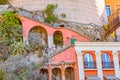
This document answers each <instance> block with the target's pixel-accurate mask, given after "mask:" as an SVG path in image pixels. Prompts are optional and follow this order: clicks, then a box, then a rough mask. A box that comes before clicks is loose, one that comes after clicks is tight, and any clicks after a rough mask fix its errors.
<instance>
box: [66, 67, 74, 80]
mask: <svg viewBox="0 0 120 80" xmlns="http://www.w3.org/2000/svg"><path fill="white" fill-rule="evenodd" d="M74 72H75V71H74V69H73V68H72V67H67V68H66V69H65V80H75V75H74V74H75V73H74Z"/></svg>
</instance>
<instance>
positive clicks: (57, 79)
mask: <svg viewBox="0 0 120 80" xmlns="http://www.w3.org/2000/svg"><path fill="white" fill-rule="evenodd" d="M52 80H62V73H61V70H60V69H59V68H54V69H53V70H52Z"/></svg>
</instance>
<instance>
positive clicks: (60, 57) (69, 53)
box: [50, 47, 76, 62]
mask: <svg viewBox="0 0 120 80" xmlns="http://www.w3.org/2000/svg"><path fill="white" fill-rule="evenodd" d="M61 61H64V62H76V53H75V49H74V47H71V48H69V49H67V50H65V51H63V52H61V53H59V54H57V55H55V56H54V57H52V58H51V59H50V62H61Z"/></svg>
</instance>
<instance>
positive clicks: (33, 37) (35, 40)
mask: <svg viewBox="0 0 120 80" xmlns="http://www.w3.org/2000/svg"><path fill="white" fill-rule="evenodd" d="M28 42H29V45H30V46H31V47H32V48H33V49H35V50H41V49H44V48H45V47H46V46H47V31H46V30H45V29H44V28H43V27H40V26H36V27H34V28H32V29H31V30H30V32H29V36H28Z"/></svg>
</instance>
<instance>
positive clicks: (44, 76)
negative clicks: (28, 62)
mask: <svg viewBox="0 0 120 80" xmlns="http://www.w3.org/2000/svg"><path fill="white" fill-rule="evenodd" d="M40 80H49V72H48V70H47V69H46V68H41V69H40Z"/></svg>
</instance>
